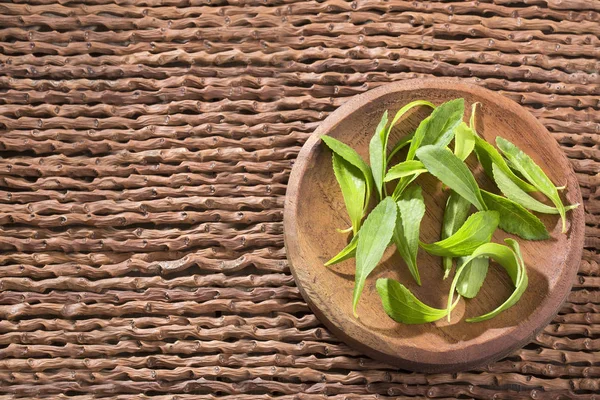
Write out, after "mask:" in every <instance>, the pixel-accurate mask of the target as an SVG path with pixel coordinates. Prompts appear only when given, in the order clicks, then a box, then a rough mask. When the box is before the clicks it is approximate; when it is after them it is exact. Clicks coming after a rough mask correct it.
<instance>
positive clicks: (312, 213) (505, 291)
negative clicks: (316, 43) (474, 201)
mask: <svg viewBox="0 0 600 400" xmlns="http://www.w3.org/2000/svg"><path fill="white" fill-rule="evenodd" d="M457 97H462V98H464V99H465V108H466V110H467V111H466V115H465V117H466V118H468V116H469V115H470V109H471V108H470V106H471V104H472V103H474V102H480V103H481V104H482V106H481V108H480V112H478V115H477V121H476V123H477V125H476V126H477V130H478V132H479V133H480V134H481V135H482V136H483V137H485V139H486V140H487V141H488V142H491V143H494V139H495V137H496V136H497V135H500V136H503V137H505V138H507V139H508V140H510V141H512V142H513V143H515V144H516V145H517V146H519V147H520V148H521V149H523V150H524V151H525V152H526V153H528V154H529V155H530V156H531V157H532V158H533V159H534V160H535V161H536V162H537V163H538V164H539V165H540V166H541V167H542V168H543V169H544V171H545V172H546V173H547V174H548V176H549V177H550V179H552V181H553V182H555V183H556V184H557V186H560V185H565V184H566V185H567V189H566V191H565V192H563V196H564V197H565V198H566V201H567V203H569V204H571V203H581V204H583V202H582V199H581V193H580V191H579V185H578V183H577V178H576V177H575V173H574V172H573V169H572V168H571V165H570V163H569V161H568V160H567V159H566V158H565V156H564V154H563V153H562V151H561V150H560V148H559V146H558V144H557V143H556V140H555V139H553V138H552V136H551V135H550V134H549V133H548V131H547V130H546V129H545V128H544V127H543V126H542V124H541V123H540V122H539V121H537V120H536V119H535V118H534V117H533V116H532V115H531V114H530V113H528V112H527V111H526V110H525V109H523V108H522V107H521V106H519V105H518V104H516V103H514V102H513V101H511V100H509V99H507V98H505V97H503V96H501V95H500V94H496V93H493V92H491V91H488V90H486V89H483V88H480V87H477V86H473V85H467V84H463V83H460V81H458V80H452V79H417V80H410V81H402V82H396V83H392V84H389V85H385V86H382V87H379V88H377V89H374V90H371V91H369V92H367V93H364V94H362V95H359V96H356V97H354V98H352V99H350V100H349V101H348V102H347V103H345V104H344V105H343V106H342V107H340V108H339V109H338V110H336V111H335V112H334V113H332V114H331V115H330V116H329V117H328V118H327V119H326V120H325V121H323V123H322V124H321V125H320V126H319V128H318V129H317V130H316V131H315V133H314V134H313V135H312V136H311V137H310V139H309V140H308V141H307V143H306V144H305V145H304V147H303V148H302V150H301V152H300V154H299V156H298V159H297V161H296V164H295V166H294V168H293V171H292V175H291V177H290V182H289V185H288V191H287V196H286V202H285V215H284V229H285V245H286V248H287V255H288V260H289V262H290V266H291V270H292V273H293V274H294V277H295V278H296V282H297V284H298V287H299V288H300V291H301V293H302V295H303V296H304V298H305V300H306V301H307V302H308V304H309V305H310V307H311V309H312V310H313V311H314V313H315V314H316V315H317V316H318V318H319V319H320V320H321V321H322V322H323V323H324V324H325V325H326V326H327V327H328V328H329V329H330V330H331V331H332V332H334V333H335V334H336V335H337V336H338V337H339V338H340V339H341V340H343V341H345V342H346V343H347V344H349V345H350V346H352V347H354V348H356V349H358V350H360V351H362V352H364V353H365V354H367V355H369V356H371V357H373V358H375V359H378V360H381V361H385V362H388V363H390V364H393V365H395V366H398V367H401V368H406V369H411V370H417V371H425V372H441V371H447V372H453V371H459V370H465V369H468V368H473V367H476V366H479V365H481V364H484V363H488V362H491V361H495V360H497V359H499V358H501V357H503V356H506V355H508V354H509V353H510V352H511V351H513V350H515V349H517V348H519V347H521V346H523V345H525V344H526V343H527V342H528V341H530V340H531V339H532V338H533V336H534V335H535V334H536V333H537V332H538V331H539V330H541V329H542V328H543V327H544V326H545V325H547V324H548V323H549V322H550V320H551V319H552V318H553V317H554V315H556V313H557V312H558V310H559V308H560V306H561V304H562V303H563V302H564V300H565V299H566V296H567V294H568V293H569V290H570V288H571V284H572V282H573V280H574V279H575V277H576V273H577V269H578V267H579V263H580V260H581V252H582V248H583V237H584V211H583V206H581V207H579V208H577V209H576V210H575V211H571V212H569V213H568V214H567V218H568V227H569V231H568V233H567V234H566V235H565V234H561V233H560V228H561V226H560V221H559V218H558V217H557V216H555V215H539V216H540V218H541V219H542V221H543V222H544V223H545V225H546V227H547V228H548V230H549V232H550V233H551V236H552V237H551V239H549V240H546V241H541V242H534V241H526V240H522V239H519V238H517V239H518V241H519V243H520V245H521V249H522V252H523V256H524V258H525V262H526V265H527V271H528V275H529V286H528V288H527V291H526V292H525V294H524V295H523V297H522V298H521V300H520V301H519V302H518V303H517V304H516V305H515V306H513V307H512V308H510V309H509V310H507V311H505V312H503V313H502V314H500V315H499V316H497V317H496V318H494V319H491V320H488V321H485V322H480V323H467V322H465V321H464V319H465V318H468V317H473V316H477V315H481V314H483V313H485V312H487V311H490V310H492V309H494V308H496V307H497V306H498V305H500V304H501V303H502V302H503V301H504V299H506V298H507V297H508V296H509V294H510V293H511V292H512V290H513V288H512V286H511V284H510V280H509V278H508V276H507V275H506V273H505V272H504V271H503V270H502V269H501V268H500V267H498V266H497V265H495V264H493V263H492V265H491V267H490V271H489V273H488V276H487V278H486V281H485V283H484V286H483V287H482V289H481V291H480V293H479V295H478V296H477V297H476V298H475V299H472V300H467V301H466V302H465V301H464V300H461V302H460V304H459V305H458V306H457V308H456V309H455V311H454V312H453V314H452V316H453V318H452V323H451V324H448V323H445V322H436V323H430V324H425V325H403V324H399V323H396V322H394V321H393V320H392V319H390V318H389V317H388V316H387V315H386V314H385V312H384V310H383V307H382V305H381V301H380V299H379V296H378V294H377V291H376V290H375V281H376V280H377V279H378V278H381V277H391V278H394V279H397V280H399V281H400V282H402V283H404V284H405V285H406V286H407V287H408V288H409V289H410V290H411V291H413V293H414V294H415V295H416V296H417V297H418V298H419V299H421V300H422V301H423V302H425V303H426V304H429V305H431V306H434V307H440V308H442V307H444V305H445V304H446V299H447V296H448V291H449V286H450V283H451V279H446V280H442V277H443V273H442V267H441V259H440V258H439V257H433V256H430V255H428V254H427V253H425V252H424V251H423V250H421V249H420V250H419V255H418V266H419V270H420V273H421V279H422V283H423V286H421V287H419V286H417V285H416V284H415V282H414V281H413V279H412V278H411V276H410V274H409V272H408V270H407V267H406V265H405V263H404V262H403V260H402V258H401V257H400V255H399V254H397V252H396V250H395V247H394V246H390V248H388V249H387V252H386V253H385V255H384V257H383V262H382V263H381V264H380V265H379V266H378V267H377V269H376V270H375V271H374V272H373V273H372V274H371V276H370V277H369V278H368V280H367V283H366V285H365V290H364V292H363V294H362V297H361V300H360V303H359V306H358V314H359V318H358V319H356V318H354V317H353V316H352V309H351V304H352V289H353V285H354V268H355V264H354V260H353V259H352V260H348V261H345V262H343V263H340V264H337V265H335V266H333V267H331V268H326V267H324V266H323V263H324V262H325V261H326V260H328V259H329V258H330V257H332V256H333V255H335V254H336V253H337V252H338V251H339V250H341V249H342V248H343V247H344V246H345V245H346V243H347V242H348V239H349V238H348V236H347V235H343V234H340V233H338V232H337V231H336V228H345V227H348V226H349V225H350V224H349V219H348V217H347V214H346V210H345V207H344V202H343V199H342V194H341V191H340V189H339V187H338V185H337V182H336V180H335V177H334V174H333V170H332V166H331V152H330V151H329V150H328V149H327V148H326V147H325V146H324V145H323V144H322V143H321V140H320V139H319V138H320V136H321V135H331V136H333V137H335V138H336V139H339V140H341V141H343V142H345V143H347V144H349V145H350V146H352V147H353V148H354V149H356V150H357V151H358V153H359V154H360V155H361V156H362V157H363V158H364V159H365V160H368V144H369V140H370V138H371V136H372V135H373V132H374V131H375V127H376V126H377V123H378V122H379V119H380V118H381V115H382V113H383V111H384V110H386V109H387V110H390V119H391V118H392V116H393V115H394V114H395V112H396V111H397V110H398V109H399V108H400V107H401V106H403V105H405V104H407V103H409V102H410V101H413V100H417V99H427V100H430V101H432V102H433V103H435V104H438V105H439V104H441V103H442V102H445V101H448V100H450V99H453V98H457ZM429 112H430V111H429V110H427V109H424V108H422V109H415V111H414V112H412V113H410V114H409V115H408V116H407V117H406V118H405V119H404V121H402V122H400V123H399V124H398V125H397V128H395V129H393V130H392V133H391V137H390V146H392V145H393V144H394V143H395V142H396V140H397V139H398V138H400V137H402V136H403V135H406V134H408V133H410V132H412V131H414V129H415V128H416V127H417V125H418V123H419V122H420V121H421V120H422V119H423V118H424V117H425V116H426V115H428V114H429ZM466 118H465V119H466ZM468 163H469V165H470V166H471V168H472V169H474V174H475V176H476V179H477V180H478V182H479V183H480V184H481V185H483V186H484V187H489V188H494V186H493V185H492V184H491V182H490V180H489V179H488V178H487V177H486V176H485V175H484V174H483V172H482V171H481V169H480V168H479V167H477V161H476V159H475V156H474V155H471V157H470V158H469V159H468ZM417 182H418V183H419V184H420V185H421V186H422V187H423V195H424V197H425V202H426V206H427V212H426V214H425V218H424V219H423V222H422V224H421V240H423V241H426V242H433V241H436V240H439V233H440V228H441V219H442V215H443V208H444V205H445V202H446V198H447V194H446V193H444V192H443V191H442V187H441V183H440V182H439V181H437V180H436V179H434V178H433V177H431V176H430V175H429V174H425V175H423V176H422V177H421V178H419V180H417ZM508 236H510V235H507V234H506V233H504V232H503V231H500V230H498V231H497V232H496V233H495V234H494V241H495V242H500V243H501V242H502V241H503V239H504V238H505V237H508Z"/></svg>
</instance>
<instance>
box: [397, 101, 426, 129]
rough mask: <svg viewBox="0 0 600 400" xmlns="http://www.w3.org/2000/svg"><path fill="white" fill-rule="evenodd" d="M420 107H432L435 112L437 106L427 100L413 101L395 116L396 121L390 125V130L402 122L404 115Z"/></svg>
mask: <svg viewBox="0 0 600 400" xmlns="http://www.w3.org/2000/svg"><path fill="white" fill-rule="evenodd" d="M418 106H427V107H431V108H433V109H434V110H435V105H434V104H433V103H432V102H430V101H427V100H415V101H411V102H410V103H408V104H406V105H405V106H403V107H402V108H401V109H399V110H398V111H397V112H396V115H394V119H392V123H391V124H390V128H389V129H390V130H391V129H392V128H393V127H394V125H396V124H397V123H398V121H400V118H402V116H403V115H404V114H406V113H407V112H408V111H409V110H410V109H411V108H414V107H418Z"/></svg>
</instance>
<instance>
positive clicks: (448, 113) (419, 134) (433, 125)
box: [406, 99, 465, 160]
mask: <svg viewBox="0 0 600 400" xmlns="http://www.w3.org/2000/svg"><path fill="white" fill-rule="evenodd" d="M464 112H465V101H464V99H454V100H450V101H447V102H446V103H444V104H442V105H440V106H439V107H437V108H436V109H435V110H433V112H432V113H431V115H429V117H427V118H425V119H424V120H423V121H421V123H420V124H419V127H418V128H417V131H416V132H415V136H414V138H413V140H412V142H411V143H410V147H409V149H408V155H407V157H406V159H407V160H412V159H413V158H414V156H415V154H416V151H417V149H418V148H420V147H421V146H427V145H436V146H440V147H446V146H448V143H450V142H451V141H452V138H453V137H454V129H455V128H456V126H457V125H458V124H459V123H460V122H461V121H462V117H463V114H464Z"/></svg>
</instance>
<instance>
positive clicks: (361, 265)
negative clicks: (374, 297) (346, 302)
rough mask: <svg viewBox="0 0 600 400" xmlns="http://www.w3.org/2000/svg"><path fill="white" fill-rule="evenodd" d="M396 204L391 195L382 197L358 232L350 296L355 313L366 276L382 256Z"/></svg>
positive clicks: (391, 228) (394, 216) (389, 233)
mask: <svg viewBox="0 0 600 400" xmlns="http://www.w3.org/2000/svg"><path fill="white" fill-rule="evenodd" d="M397 209H398V206H397V205H396V203H395V202H394V200H392V198H391V197H386V198H385V199H383V200H382V201H381V202H380V203H379V204H378V205H377V206H376V207H375V208H374V209H373V211H371V213H370V214H369V216H368V217H367V219H366V220H365V222H364V224H363V226H362V228H361V229H360V232H359V234H358V244H357V247H356V275H355V282H354V293H353V296H352V310H353V312H354V315H355V316H357V314H356V306H357V304H358V300H359V298H360V295H361V293H362V291H363V288H364V286H365V281H366V279H367V276H369V274H370V273H371V272H372V271H373V270H374V269H375V267H377V263H379V261H380V260H381V257H383V253H384V252H385V249H386V248H387V246H388V244H389V243H390V240H391V239H392V234H393V233H394V228H395V226H396V214H397Z"/></svg>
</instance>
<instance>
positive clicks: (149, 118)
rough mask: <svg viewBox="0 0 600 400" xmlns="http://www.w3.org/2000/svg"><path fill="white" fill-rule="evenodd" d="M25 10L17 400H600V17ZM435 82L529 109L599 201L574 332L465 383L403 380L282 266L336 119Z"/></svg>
mask: <svg viewBox="0 0 600 400" xmlns="http://www.w3.org/2000/svg"><path fill="white" fill-rule="evenodd" d="M27 3H28V4H25V2H24V1H23V0H20V1H16V2H15V3H5V2H3V3H0V14H1V15H0V27H2V28H1V29H0V53H1V54H0V88H1V90H2V93H1V96H0V129H1V131H0V157H1V158H0V250H1V251H2V252H1V253H0V265H1V266H0V278H1V279H0V399H9V398H14V397H37V396H40V397H50V398H57V397H59V396H64V397H67V398H73V399H80V400H83V399H92V398H100V397H109V396H116V395H119V398H120V399H129V398H132V399H133V398H135V399H140V398H147V397H149V398H152V399H161V400H162V399H175V398H177V399H200V400H202V399H215V398H224V399H259V400H261V399H300V400H302V399H323V398H327V397H328V398H331V399H339V400H341V399H367V400H369V399H387V398H404V397H412V396H417V397H421V396H428V397H434V398H452V397H456V396H460V397H464V398H490V397H492V396H494V397H495V398H497V399H514V398H521V397H523V398H534V399H543V398H589V397H590V396H591V394H592V393H594V392H596V393H597V392H598V390H599V389H600V380H599V377H600V352H598V351H599V350H600V290H599V287H600V276H599V275H600V268H599V267H598V260H599V259H600V255H599V252H598V251H599V250H600V241H599V239H598V237H599V236H600V229H599V228H598V224H599V223H600V202H599V201H598V197H597V196H598V194H597V185H598V175H597V173H598V172H599V171H600V164H599V162H598V160H599V158H600V150H599V149H598V145H599V143H600V104H599V103H600V76H599V74H598V71H599V70H600V39H599V37H600V14H599V11H600V2H599V1H597V0H585V1H584V0H569V1H567V0H562V1H561V0H546V1H544V0H525V1H522V2H518V1H516V0H497V1H495V2H493V3H491V2H487V1H474V2H417V1H380V0H357V1H352V2H350V1H341V0H331V1H298V0H260V1H258V0H232V1H231V2H229V4H227V3H226V2H224V1H222V0H212V1H211V0H206V1H195V0H139V1H134V0H117V1H115V3H114V4H113V3H112V2H110V1H109V0H92V1H88V4H86V5H83V4H78V2H76V1H72V0H58V1H56V2H55V1H53V0H33V1H29V2H27ZM431 75H433V76H455V77H462V78H464V79H465V81H468V82H474V83H477V84H480V85H483V86H485V87H487V88H490V89H492V90H496V91H500V92H501V93H503V94H504V95H506V96H507V97H509V98H511V99H513V100H515V101H517V102H519V103H520V104H522V105H524V106H525V107H527V108H528V109H529V110H530V111H531V112H532V113H533V114H534V115H535V116H536V117H537V118H539V119H540V120H541V121H542V122H543V123H544V124H545V126H546V127H547V128H548V130H549V131H551V132H552V133H553V135H554V137H555V138H556V140H557V141H558V142H559V143H560V144H561V146H562V148H563V149H564V151H565V153H566V154H567V155H568V156H569V158H570V159H571V161H572V164H573V167H574V168H575V170H576V172H577V174H578V177H579V179H580V183H581V188H582V191H583V196H584V199H585V202H586V204H585V208H586V222H587V230H586V241H585V249H584V258H583V262H582V264H581V270H580V273H579V276H578V279H577V281H576V282H575V286H574V289H573V292H572V293H571V295H570V296H569V298H568V302H567V303H566V304H565V305H564V307H563V308H562V310H561V311H560V314H559V316H557V317H556V319H555V320H554V321H553V322H552V323H551V324H550V325H549V326H548V327H547V328H546V329H545V330H544V331H543V332H542V333H541V334H540V335H539V336H537V338H536V340H535V341H534V342H533V343H532V344H530V345H528V346H526V347H525V348H524V349H522V350H519V351H517V352H515V353H514V354H512V355H511V356H510V357H508V358H507V359H505V360H502V361H500V362H498V363H495V364H493V365H489V366H487V367H484V368H481V369H480V370H477V371H471V372H465V373H459V374H433V375H423V374H416V373H407V372H403V371H399V370H397V369H394V368H391V367H389V366H386V365H384V364H382V363H379V362H376V361H373V360H371V359H368V358H366V357H364V356H362V355H361V354H359V353H357V352H356V351H354V350H353V349H351V348H349V347H347V346H345V345H344V344H342V343H340V342H339V341H338V340H337V339H336V338H335V337H334V336H333V335H332V334H330V333H329V332H328V331H327V330H326V329H325V328H324V327H323V326H322V325H321V324H320V323H319V321H318V320H317V319H316V318H315V317H314V316H313V315H312V314H311V313H310V311H309V309H308V308H307V306H306V304H305V303H304V301H303V300H302V298H301V296H300V295H299V293H298V290H297V288H296V287H295V285H294V281H293V278H292V276H291V275H290V271H289V268H288V265H287V262H286V257H285V250H284V248H283V236H282V211H283V210H282V207H283V199H284V195H285V190H286V182H287V179H288V176H289V173H290V169H291V166H292V164H293V160H294V158H295V157H296V155H297V154H298V151H299V149H300V147H301V146H302V144H303V143H304V141H305V140H306V138H307V137H308V136H309V135H310V134H311V132H312V131H313V130H314V129H315V127H316V126H318V124H319V122H320V121H322V120H323V119H324V118H325V117H326V116H327V115H328V114H329V113H330V112H331V111H333V110H335V109H336V108H337V107H338V106H339V105H340V104H343V103H344V102H345V101H346V100H347V99H348V98H349V97H350V96H353V95H355V94H359V93H363V92H365V91H367V90H369V89H371V88H373V87H376V86H378V85H381V84H384V83H386V82H390V81H395V80H400V79H407V78H414V77H419V76H431ZM175 395H176V396H175Z"/></svg>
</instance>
